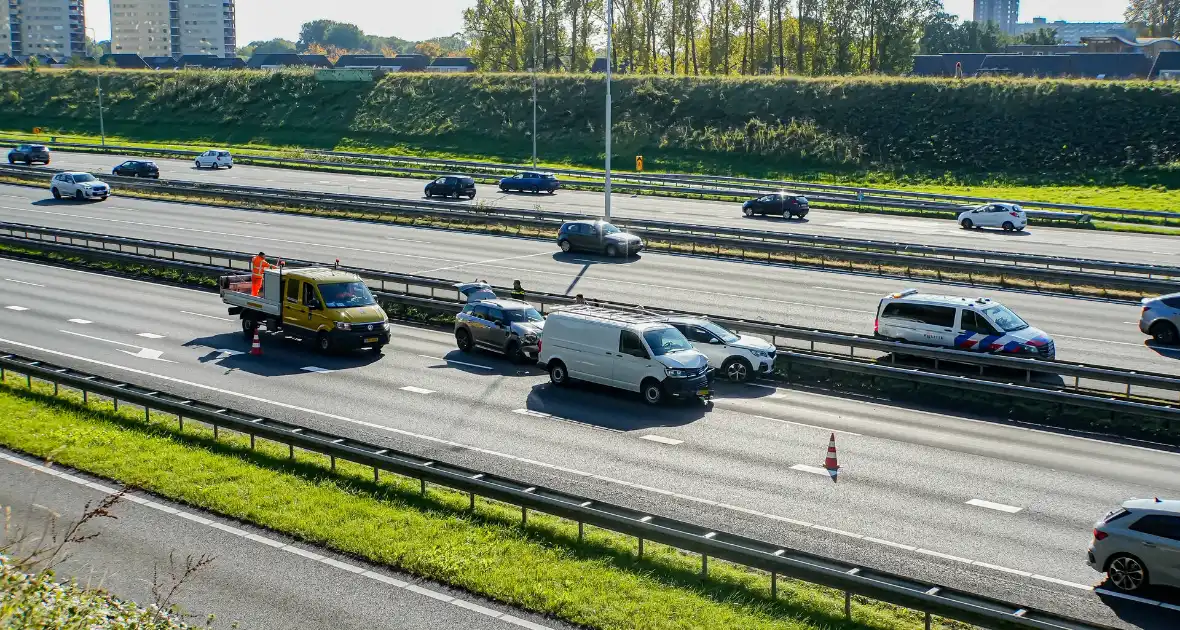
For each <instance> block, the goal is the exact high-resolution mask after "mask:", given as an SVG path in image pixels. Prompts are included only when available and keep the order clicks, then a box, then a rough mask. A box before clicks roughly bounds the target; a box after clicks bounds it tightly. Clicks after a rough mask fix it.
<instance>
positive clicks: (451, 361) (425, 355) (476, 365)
mask: <svg viewBox="0 0 1180 630" xmlns="http://www.w3.org/2000/svg"><path fill="white" fill-rule="evenodd" d="M416 330H421V329H416ZM418 356H420V357H422V358H423V359H434V360H435V361H442V362H443V363H454V364H455V365H466V366H467V367H473V368H479V369H481V370H494V369H496V368H494V367H490V366H487V365H480V364H478V363H465V362H463V361H455V360H454V359H444V358H442V357H432V356H430V355H429V354H420V355H418Z"/></svg>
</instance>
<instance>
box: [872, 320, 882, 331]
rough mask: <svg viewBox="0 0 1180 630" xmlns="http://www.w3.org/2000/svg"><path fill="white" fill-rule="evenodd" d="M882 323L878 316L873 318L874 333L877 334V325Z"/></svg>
mask: <svg viewBox="0 0 1180 630" xmlns="http://www.w3.org/2000/svg"><path fill="white" fill-rule="evenodd" d="M880 323H881V320H880V319H878V318H876V317H874V318H873V334H877V325H878V324H880Z"/></svg>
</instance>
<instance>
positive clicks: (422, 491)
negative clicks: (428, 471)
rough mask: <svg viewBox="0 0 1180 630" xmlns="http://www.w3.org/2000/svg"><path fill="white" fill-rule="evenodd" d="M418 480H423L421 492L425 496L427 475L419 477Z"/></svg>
mask: <svg viewBox="0 0 1180 630" xmlns="http://www.w3.org/2000/svg"><path fill="white" fill-rule="evenodd" d="M418 481H420V482H422V490H421V494H422V495H423V496H425V495H426V477H423V478H421V479H419V480H418Z"/></svg>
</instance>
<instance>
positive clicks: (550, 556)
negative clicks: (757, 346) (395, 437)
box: [0, 372, 966, 630]
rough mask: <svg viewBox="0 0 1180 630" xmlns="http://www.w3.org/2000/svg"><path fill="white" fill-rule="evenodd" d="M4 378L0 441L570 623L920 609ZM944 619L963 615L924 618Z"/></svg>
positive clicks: (856, 624) (886, 622) (829, 619)
mask: <svg viewBox="0 0 1180 630" xmlns="http://www.w3.org/2000/svg"><path fill="white" fill-rule="evenodd" d="M52 392H53V387H52V385H49V384H46V383H38V382H36V381H34V382H33V387H32V389H31V390H30V389H28V388H26V386H25V379H24V377H23V376H18V375H15V374H12V373H11V372H9V373H8V375H7V377H6V379H5V381H4V382H2V383H0V444H3V445H4V446H6V447H8V448H10V449H13V450H17V451H21V452H24V453H28V454H30V455H34V456H37V457H42V458H52V459H53V461H56V462H59V463H61V464H64V465H67V466H71V467H74V468H77V469H80V470H83V471H86V472H89V473H92V474H95V475H99V476H102V477H106V478H109V479H113V480H115V481H118V482H120V483H123V484H128V485H133V486H136V487H139V488H143V489H145V490H147V491H150V492H153V493H156V494H158V495H161V496H164V497H167V498H169V499H172V500H175V501H179V502H182V503H185V504H189V505H192V506H195V507H198V508H201V509H204V510H209V511H212V512H215V513H218V514H222V515H225V516H228V517H232V518H236V519H240V520H242V521H247V522H250V523H253V524H256V525H259V526H262V527H266V528H269V529H271V530H274V531H277V532H282V533H284V534H288V535H291V536H293V537H295V538H298V539H300V540H303V541H307V542H309V543H313V544H316V545H320V546H324V547H328V548H331V549H333V550H335V551H338V552H342V553H345V554H348V555H352V556H355V557H358V558H362V559H364V560H367V561H371V562H375V563H378V564H384V565H389V566H393V567H397V568H399V569H402V570H405V571H408V572H410V573H413V574H415V575H418V576H421V577H424V578H428V579H432V580H437V581H440V582H445V583H447V584H451V585H453V586H456V587H459V588H463V589H466V590H468V591H470V592H472V593H476V594H479V595H482V596H486V597H489V598H492V599H496V600H499V601H502V602H505V603H508V604H512V605H515V606H519V607H522V608H525V609H528V610H532V611H536V612H539V613H544V614H547V615H551V616H553V617H557V618H560V619H564V620H567V621H570V622H573V623H577V624H582V625H585V626H588V627H593V628H604V629H614V628H618V629H620V630H622V629H628V630H630V629H635V630H645V629H688V628H700V629H702V630H704V629H708V630H715V629H716V628H746V629H752V630H760V629H767V630H770V629H791V630H810V629H815V630H820V629H831V630H836V629H847V630H853V629H868V628H881V629H883V630H884V629H888V630H893V629H906V628H918V627H921V626H922V619H923V616H922V615H921V614H919V613H917V612H915V611H910V610H906V609H902V608H898V607H896V606H891V605H887V604H882V603H880V602H875V601H871V600H867V599H864V598H860V597H854V598H853V606H852V619H851V620H846V619H844V614H843V604H844V601H843V596H842V594H841V593H839V592H837V591H834V590H832V589H828V588H824V587H819V586H814V585H810V584H806V583H802V582H797V581H792V580H785V579H783V580H780V583H779V591H778V598H777V599H775V600H772V599H771V598H770V597H769V593H768V589H769V579H768V576H767V575H766V574H765V573H762V572H760V571H755V570H749V569H745V568H743V567H739V566H735V565H731V564H728V563H725V562H716V561H715V562H713V563H710V572H709V576H708V577H707V578H706V577H702V576H701V575H700V572H699V567H700V564H699V562H700V561H699V557H698V556H696V555H695V554H688V553H685V552H681V551H678V550H676V549H673V548H669V547H666V546H663V545H657V544H648V545H646V546H645V547H646V548H645V554H644V557H643V558H639V557H637V555H636V553H635V548H636V542H635V540H634V539H632V538H629V537H626V536H621V535H618V534H614V533H611V532H607V531H604V530H599V529H596V528H587V531H586V537H585V539H584V541H582V542H579V540H578V533H577V530H578V528H577V525H576V524H575V523H572V522H569V521H565V520H563V519H559V518H556V517H550V516H547V515H543V514H531V515H530V517H529V519H528V525H527V526H522V525H521V523H520V510H519V508H516V507H512V506H507V505H504V504H500V503H496V502H492V501H487V500H482V499H477V500H476V508H475V510H474V511H471V510H469V509H468V497H467V495H465V494H462V493H458V492H454V491H450V490H447V489H443V488H438V487H433V486H432V487H430V488H429V489H428V491H427V492H426V493H425V494H421V493H420V492H419V486H418V483H417V481H416V480H410V479H405V478H401V477H398V476H396V475H392V474H385V475H382V476H381V480H380V481H379V482H374V481H373V475H372V471H371V469H369V468H367V467H362V466H360V465H356V464H351V463H348V462H343V461H337V463H336V464H337V465H336V470H335V472H332V471H331V470H330V469H329V464H328V459H327V458H326V457H324V456H322V455H318V454H315V453H310V452H304V451H299V450H298V449H297V450H296V455H295V457H294V459H288V451H287V447H286V446H285V445H280V444H276V443H270V442H267V441H265V440H258V443H257V446H256V448H255V449H254V450H251V449H250V443H249V439H248V438H247V437H246V436H244V435H238V434H233V433H231V432H229V431H224V430H223V431H221V432H220V434H219V436H220V437H219V438H216V439H215V438H214V436H213V433H212V431H211V430H209V429H208V428H207V427H204V426H202V425H199V424H197V423H195V422H191V421H190V422H186V423H185V424H184V429H183V430H182V429H179V428H178V427H177V423H176V418H175V417H174V416H168V415H164V414H155V413H153V414H151V417H150V419H147V420H145V419H144V417H143V412H142V410H131V409H128V407H127V405H126V404H124V405H121V406H120V409H119V411H117V412H116V411H113V406H112V405H111V404H110V403H109V402H105V401H99V400H96V397H93V396H92V397H90V399H89V401H90V402H89V404H83V403H81V402H80V401H81V399H80V397H79V396H78V395H76V393H74V392H68V391H66V390H64V389H63V390H62V392H61V396H59V397H54V396H52ZM935 623H936V625H938V626H940V627H954V628H965V627H966V626H965V625H963V624H959V623H957V622H951V621H946V620H940V619H936V620H935Z"/></svg>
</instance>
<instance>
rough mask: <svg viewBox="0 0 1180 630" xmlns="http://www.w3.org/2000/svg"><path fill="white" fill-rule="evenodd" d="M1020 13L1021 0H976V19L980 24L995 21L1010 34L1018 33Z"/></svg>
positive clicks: (1003, 30)
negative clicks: (1018, 15)
mask: <svg viewBox="0 0 1180 630" xmlns="http://www.w3.org/2000/svg"><path fill="white" fill-rule="evenodd" d="M1018 13H1020V0H975V18H974V19H975V21H976V22H978V23H980V24H986V23H988V22H995V23H996V25H997V26H999V27H1000V31H1002V32H1004V33H1006V34H1008V35H1014V34H1015V33H1016V20H1017V14H1018Z"/></svg>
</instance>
